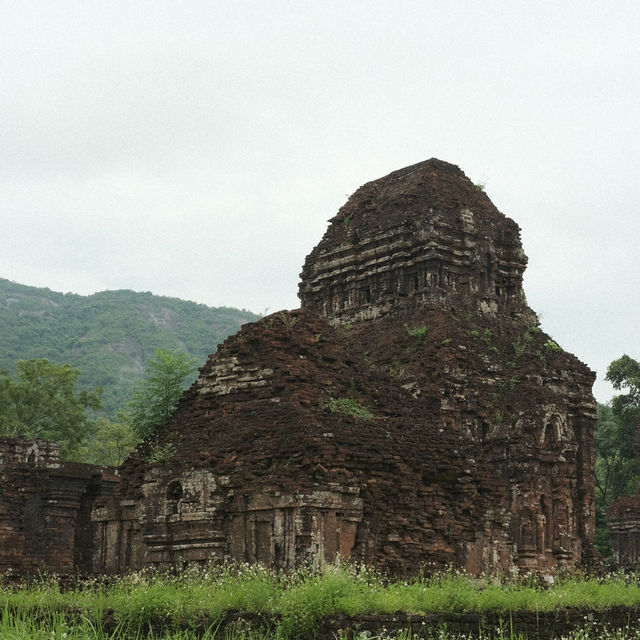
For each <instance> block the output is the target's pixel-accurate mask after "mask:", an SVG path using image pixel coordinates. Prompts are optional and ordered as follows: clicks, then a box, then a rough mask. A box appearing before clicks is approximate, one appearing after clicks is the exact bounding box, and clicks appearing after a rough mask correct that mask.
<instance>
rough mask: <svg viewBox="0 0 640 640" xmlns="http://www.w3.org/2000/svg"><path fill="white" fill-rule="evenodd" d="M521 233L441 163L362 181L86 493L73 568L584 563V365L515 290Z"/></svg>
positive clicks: (406, 568) (589, 465) (587, 382)
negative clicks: (276, 290)
mask: <svg viewBox="0 0 640 640" xmlns="http://www.w3.org/2000/svg"><path fill="white" fill-rule="evenodd" d="M525 266H526V256H525V255H524V253H523V251H522V247H521V243H520V238H519V229H518V227H517V225H516V224H515V223H514V222H513V221H512V220H510V219H508V218H506V217H505V216H504V215H503V214H501V213H500V212H499V211H498V210H497V209H496V208H495V207H494V206H493V204H492V203H491V201H490V200H489V198H488V197H487V196H486V195H485V194H484V193H483V192H482V191H481V190H479V189H478V188H477V187H475V186H474V185H473V184H472V183H471V182H470V181H469V180H468V179H467V178H466V177H465V175H464V174H463V173H462V171H460V169H458V168H457V167H455V166H453V165H450V164H447V163H445V162H441V161H439V160H435V159H432V160H428V161H426V162H422V163H420V164H417V165H414V166H412V167H408V168H406V169H402V170H400V171H396V172H394V173H392V174H390V175H388V176H386V177H384V178H381V179H379V180H375V181H373V182H370V183H368V184H366V185H364V186H363V187H361V188H360V189H359V190H358V191H357V192H356V193H355V194H354V195H353V196H352V197H351V198H350V199H349V201H348V202H347V203H346V204H345V205H344V207H342V209H340V211H339V212H338V214H337V216H336V217H335V218H333V220H331V223H330V226H329V228H328V230H327V232H326V234H325V236H324V237H323V239H322V241H321V242H320V244H319V245H318V246H317V247H316V248H315V249H314V250H313V251H312V252H311V254H309V256H308V258H307V260H306V263H305V265H304V269H303V272H302V281H301V284H300V298H301V301H302V309H299V310H296V311H291V312H289V311H282V312H279V313H275V314H273V315H271V316H268V317H265V318H262V319H261V320H260V321H259V322H256V323H253V324H249V325H246V326H245V327H243V329H242V330H241V331H240V332H239V333H238V334H237V335H235V336H233V337H231V338H229V339H227V340H226V341H225V342H224V344H222V345H221V346H220V347H219V348H218V351H217V352H216V353H215V354H214V355H212V356H211V357H210V358H209V360H208V361H207V363H206V364H205V365H204V367H203V368H202V369H201V374H200V377H199V378H198V380H197V381H196V382H195V383H194V385H193V386H192V387H191V389H190V390H189V391H188V392H186V393H185V396H184V398H183V400H182V402H181V404H180V406H179V408H178V410H177V412H176V414H175V415H174V417H173V419H172V420H171V421H170V422H169V424H167V425H166V426H165V427H164V428H162V429H161V430H160V431H159V432H158V433H157V436H156V437H155V438H154V439H153V440H152V441H149V442H147V443H145V444H144V445H143V446H141V447H140V448H139V450H138V451H137V453H136V454H134V455H132V456H131V457H130V458H129V460H128V461H127V462H126V463H125V465H124V466H123V467H122V469H121V470H120V476H121V478H122V480H121V484H120V487H119V489H118V491H117V493H116V496H115V498H107V497H105V498H99V499H97V500H96V502H95V504H94V507H93V512H92V521H93V527H94V545H93V561H92V569H93V570H95V571H100V572H103V571H121V570H126V569H130V568H135V567H141V566H147V565H154V566H168V565H175V564H178V565H179V564H181V563H184V562H187V561H207V560H209V559H212V558H216V557H221V556H230V557H232V558H234V559H237V560H242V561H249V562H255V561H261V562H264V563H266V564H268V565H271V566H274V567H282V568H291V567H294V566H296V565H298V564H301V563H303V562H311V563H315V564H317V563H319V562H322V561H325V560H326V561H332V560H334V559H335V558H336V557H337V556H341V557H343V558H352V559H354V560H357V561H364V562H367V563H373V564H376V565H378V566H381V567H383V568H385V569H389V570H391V571H394V572H398V573H415V572H417V571H418V570H419V568H420V566H421V565H423V564H430V565H432V566H435V567H440V568H444V567H447V566H455V567H463V568H465V569H467V570H469V571H471V572H480V571H505V572H508V571H513V570H516V569H534V570H545V571H546V570H550V569H551V570H553V569H554V568H559V567H565V568H570V567H574V566H577V565H580V564H581V563H583V562H585V561H588V560H589V558H590V557H591V554H592V545H591V540H592V536H593V529H594V504H593V494H594V491H593V485H594V480H593V467H594V448H593V431H594V425H595V402H594V400H593V397H592V395H591V385H592V383H593V380H594V374H593V373H592V372H591V371H590V370H589V369H588V368H587V367H586V366H585V365H583V364H582V363H581V362H579V361H578V360H577V359H576V358H575V357H574V356H572V355H570V354H568V353H566V352H565V351H563V350H562V349H560V347H559V346H558V345H557V344H556V343H555V342H553V341H552V340H551V339H550V337H549V336H547V335H546V334H544V333H543V332H542V331H541V330H540V328H539V327H538V323H537V320H536V316H535V314H534V313H533V312H532V311H531V309H529V307H528V306H527V304H526V300H525V296H524V293H523V291H522V274H523V271H524V269H525Z"/></svg>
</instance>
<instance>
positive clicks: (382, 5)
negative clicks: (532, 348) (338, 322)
mask: <svg viewBox="0 0 640 640" xmlns="http://www.w3.org/2000/svg"><path fill="white" fill-rule="evenodd" d="M638 34H640V2H638V0H628V1H615V0H602V1H600V2H591V1H589V0H580V1H577V0H575V1H571V0H558V1H557V2H551V1H544V0H537V1H536V2H532V1H531V0H526V1H520V0H502V1H492V0H478V1H475V0H467V1H456V0H449V1H448V2H442V1H437V2H436V1H432V0H415V1H413V0H393V1H375V0H335V1H334V0H314V1H313V2H310V1H309V2H307V1H305V0H297V1H293V0H292V1H289V2H288V1H284V0H264V1H263V0H251V1H249V0H228V1H227V0H219V1H216V0H204V1H202V2H196V1H193V2H189V1H182V2H175V1H174V2H164V1H162V0H153V1H150V2H145V1H138V0H127V1H126V2H124V1H119V0H108V1H105V0H95V1H93V0H79V1H78V2H71V1H66V0H49V1H46V2H45V1H41V2H38V1H29V0H20V1H15V2H12V1H6V0H0V216H1V229H2V235H1V236H0V238H1V247H2V250H1V252H0V277H4V278H8V279H10V280H14V281H16V282H19V283H21V284H27V285H34V286H45V287H49V288H50V289H53V290H56V291H63V292H67V291H71V292H75V293H81V294H89V293H93V292H95V291H101V290H104V289H133V290H136V291H152V292H153V293H156V294H161V295H169V296H176V297H180V298H185V299H190V300H195V301H197V302H202V303H205V304H208V305H211V306H219V305H229V306H237V307H241V308H247V309H250V310H252V311H255V312H259V313H262V312H264V311H265V310H267V309H268V311H269V312H272V311H275V310H277V309H281V308H295V307H297V306H298V299H297V295H296V294H297V284H298V274H299V272H300V269H301V266H302V264H303V262H304V258H305V256H306V254H307V253H308V252H309V251H310V250H311V249H312V247H313V246H314V245H315V244H317V242H318V241H319V240H320V238H321V237H322V234H323V233H324V230H325V228H326V221H327V220H328V219H329V218H331V217H332V216H333V215H335V213H336V212H337V210H338V208H339V207H340V206H341V205H342V204H343V203H344V201H345V200H346V198H347V196H348V195H349V194H351V193H352V192H353V191H355V190H356V188H357V187H359V186H360V185H361V184H363V183H364V182H367V181H369V180H372V179H375V178H378V177H381V176H383V175H385V174H387V173H389V172H391V171H393V170H395V169H398V168H401V167H403V166H406V165H409V164H413V163H415V162H419V161H421V160H425V159H427V158H430V157H434V156H435V157H438V158H441V159H443V160H446V161H448V162H452V163H454V164H457V165H459V166H460V167H461V168H462V169H463V171H465V173H466V174H467V175H468V176H469V177H470V178H471V179H472V180H473V181H474V182H484V183H486V191H487V193H488V195H489V196H490V197H491V199H492V200H493V202H494V203H495V204H496V206H497V207H498V208H499V209H500V210H501V211H502V212H503V213H505V214H506V215H508V216H509V217H511V218H513V219H514V220H516V222H517V223H518V224H519V225H520V227H521V228H522V240H523V244H524V249H525V252H526V253H527V255H528V256H529V267H528V269H527V272H526V274H525V290H526V293H527V297H528V301H529V304H530V305H531V306H532V307H533V308H534V309H535V310H536V311H537V312H539V313H540V314H542V326H543V328H544V329H545V330H546V331H547V332H549V333H550V334H551V335H552V336H553V337H554V338H555V339H556V340H557V342H559V343H560V344H561V345H562V346H563V347H564V348H565V349H567V350H569V351H571V352H573V353H575V354H576V355H577V356H578V357H579V358H580V359H581V360H583V361H585V362H586V363H587V364H588V365H590V366H591V368H592V369H595V370H597V372H598V376H599V381H598V382H597V383H596V387H595V393H596V397H597V398H598V400H600V401H606V400H608V399H609V398H610V396H611V394H612V393H613V391H612V389H611V388H610V386H609V385H608V384H606V383H605V382H602V378H603V377H604V373H605V372H606V367H607V365H608V364H609V362H610V361H611V360H613V359H615V358H617V357H619V356H620V355H622V354H623V353H628V354H629V355H631V356H633V357H635V358H640V344H639V341H638V321H637V318H638V313H639V311H640V283H639V281H638V247H639V242H640V216H639V215H638V207H639V204H640V180H639V175H638V169H639V168H640V144H639V143H640V135H639V134H640V124H639V123H640V37H639V35H638ZM214 346H215V345H214Z"/></svg>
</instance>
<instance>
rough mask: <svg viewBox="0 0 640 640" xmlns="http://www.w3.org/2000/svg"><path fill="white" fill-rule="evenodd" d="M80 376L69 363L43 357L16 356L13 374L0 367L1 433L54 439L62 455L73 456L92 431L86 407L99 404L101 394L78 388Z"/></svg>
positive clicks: (95, 407) (91, 423)
mask: <svg viewBox="0 0 640 640" xmlns="http://www.w3.org/2000/svg"><path fill="white" fill-rule="evenodd" d="M79 376H80V371H79V370H78V369H74V368H73V367H72V366H71V365H69V364H54V363H52V362H49V360H47V359H46V358H41V359H36V360H19V361H18V362H17V364H16V375H15V378H14V377H13V376H12V375H11V374H10V373H9V372H8V371H7V370H2V371H0V434H2V435H16V434H20V435H25V436H27V437H30V438H43V439H45V440H54V441H57V442H60V443H61V456H62V457H63V458H69V457H72V456H73V455H74V454H75V453H76V452H77V451H78V449H79V447H80V444H81V443H82V441H83V440H85V439H86V438H87V437H89V436H90V435H91V433H92V431H93V428H94V422H93V419H92V416H91V414H90V413H88V410H89V409H94V410H97V409H99V408H100V404H101V394H102V391H101V390H100V389H96V390H94V391H86V390H83V391H77V390H76V383H77V380H78V377H79Z"/></svg>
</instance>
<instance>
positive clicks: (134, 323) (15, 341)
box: [0, 278, 258, 416]
mask: <svg viewBox="0 0 640 640" xmlns="http://www.w3.org/2000/svg"><path fill="white" fill-rule="evenodd" d="M257 317H258V316H256V315H255V314H253V313H251V312H249V311H244V310H242V311H241V310H239V309H233V308H230V307H213V308H212V307H207V306H206V305H203V304H197V303H195V302H187V301H185V300H180V299H178V298H168V297H164V296H156V295H153V294H152V293H148V292H147V293H136V292H134V291H128V290H122V291H102V292H100V293H95V294H93V295H90V296H80V295H77V294H73V293H58V292H55V291H51V290H50V289H40V288H37V287H29V286H25V285H21V284H17V283H15V282H11V281H9V280H5V279H1V278H0V369H2V368H6V369H9V370H13V368H14V365H15V362H16V361H17V360H28V359H31V358H48V359H49V360H51V361H52V362H56V363H70V364H72V365H73V366H74V367H76V368H78V369H80V371H82V376H81V383H82V386H83V387H87V388H95V387H102V389H103V390H104V396H103V401H104V410H105V413H107V415H110V416H113V415H114V413H115V411H117V410H118V409H120V408H121V407H122V406H123V404H124V403H125V402H127V400H128V399H129V397H130V394H131V391H132V388H133V386H135V383H136V382H137V381H138V380H139V379H140V378H141V376H142V373H143V370H144V368H145V364H146V362H147V360H148V359H149V358H153V357H154V355H155V351H156V349H158V348H160V349H174V348H178V347H181V348H183V349H185V350H186V351H187V352H188V353H190V354H192V355H193V356H195V357H196V358H197V360H198V362H201V363H202V364H204V362H205V360H206V358H207V356H208V355H209V354H210V353H213V352H214V351H215V350H216V347H217V345H218V344H219V343H221V342H222V341H223V340H224V339H225V338H226V337H227V336H228V335H230V334H232V333H235V332H236V331H237V330H238V329H239V328H240V326H241V325H242V324H244V323H246V322H251V321H253V320H256V319H257Z"/></svg>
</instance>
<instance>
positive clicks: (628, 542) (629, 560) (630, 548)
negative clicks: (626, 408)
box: [607, 424, 640, 568]
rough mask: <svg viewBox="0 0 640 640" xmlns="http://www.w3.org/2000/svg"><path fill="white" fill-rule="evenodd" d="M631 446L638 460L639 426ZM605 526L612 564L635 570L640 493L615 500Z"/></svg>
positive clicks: (639, 537)
mask: <svg viewBox="0 0 640 640" xmlns="http://www.w3.org/2000/svg"><path fill="white" fill-rule="evenodd" d="M633 444H634V450H635V453H636V456H637V457H638V458H640V424H638V427H637V430H636V436H635V439H634V443H633ZM607 524H608V525H609V532H610V535H611V553H612V556H613V561H614V563H615V564H616V565H618V566H624V567H635V568H637V567H638V565H640V493H636V495H635V496H629V497H626V498H620V499H619V500H616V501H615V502H614V503H613V504H612V505H611V506H610V507H609V510H608V512H607Z"/></svg>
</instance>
